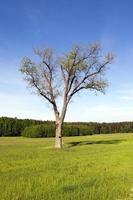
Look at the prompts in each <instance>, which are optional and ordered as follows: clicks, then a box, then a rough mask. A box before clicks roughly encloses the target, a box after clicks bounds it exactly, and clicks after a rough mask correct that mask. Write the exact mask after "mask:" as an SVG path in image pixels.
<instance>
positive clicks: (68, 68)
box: [20, 44, 114, 148]
mask: <svg viewBox="0 0 133 200" xmlns="http://www.w3.org/2000/svg"><path fill="white" fill-rule="evenodd" d="M35 54H36V55H37V56H39V57H40V59H41V61H40V63H39V64H36V63H34V62H32V61H31V60H30V59H29V58H27V57H26V58H24V59H23V60H22V65H21V69H20V70H21V72H22V73H23V74H24V75H25V80H26V81H27V82H28V85H29V86H31V87H32V88H34V89H35V91H36V92H37V93H38V94H39V95H41V96H42V97H43V98H44V99H46V100H47V101H48V102H49V103H50V104H51V105H52V108H53V111H54V114H55V121H56V133H55V135H56V140H55V147H56V148H61V147H62V129H63V122H64V118H65V115H66V111H67V107H68V104H69V102H70V100H71V99H72V97H73V96H74V95H76V94H77V93H78V92H80V91H81V90H88V91H89V90H94V91H99V92H104V90H105V88H106V86H107V81H106V80H104V79H103V77H104V72H105V70H106V68H107V65H108V64H110V63H111V62H112V60H113V58H114V57H113V55H112V54H110V53H108V54H107V55H105V56H102V52H101V47H100V45H99V44H94V45H90V46H89V48H82V47H80V46H75V47H73V48H72V49H71V51H69V53H67V54H66V55H65V56H63V57H62V58H61V59H58V58H56V57H55V55H54V54H53V51H52V50H51V49H49V48H46V49H44V50H39V49H36V50H35ZM59 95H62V100H63V105H62V108H61V110H60V111H59V107H58V105H57V98H58V97H59Z"/></svg>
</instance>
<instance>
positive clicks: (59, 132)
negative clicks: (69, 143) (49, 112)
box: [55, 120, 63, 149]
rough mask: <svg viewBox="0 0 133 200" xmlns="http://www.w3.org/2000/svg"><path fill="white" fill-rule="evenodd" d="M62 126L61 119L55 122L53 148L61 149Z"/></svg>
mask: <svg viewBox="0 0 133 200" xmlns="http://www.w3.org/2000/svg"><path fill="white" fill-rule="evenodd" d="M62 128H63V123H62V122H61V120H58V121H57V122H56V133H55V134H56V135H55V148H57V149H61V148H62Z"/></svg>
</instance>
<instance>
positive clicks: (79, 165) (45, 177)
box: [0, 134, 133, 200]
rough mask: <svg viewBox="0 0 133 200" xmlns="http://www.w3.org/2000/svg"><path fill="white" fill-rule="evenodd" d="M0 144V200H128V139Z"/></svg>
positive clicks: (132, 168) (132, 142)
mask: <svg viewBox="0 0 133 200" xmlns="http://www.w3.org/2000/svg"><path fill="white" fill-rule="evenodd" d="M63 143H64V144H63V145H64V148H63V149H62V150H56V149H54V138H50V139H49V138H47V139H29V138H21V137H19V138H0V200H45V199H46V200H69V199H70V200H71V199H72V200H75V199H76V200H80V199H81V200H84V199H85V200H117V199H119V200H120V199H121V200H124V199H127V200H129V199H132V194H133V191H132V190H133V189H132V188H133V134H110V135H95V136H84V137H69V138H64V140H63Z"/></svg>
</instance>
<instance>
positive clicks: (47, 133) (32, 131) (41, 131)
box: [22, 124, 54, 138]
mask: <svg viewBox="0 0 133 200" xmlns="http://www.w3.org/2000/svg"><path fill="white" fill-rule="evenodd" d="M53 132H54V126H52V125H50V126H46V125H43V124H42V125H35V126H30V127H27V128H25V129H24V131H23V132H22V136H24V137H31V138H40V137H52V136H53Z"/></svg>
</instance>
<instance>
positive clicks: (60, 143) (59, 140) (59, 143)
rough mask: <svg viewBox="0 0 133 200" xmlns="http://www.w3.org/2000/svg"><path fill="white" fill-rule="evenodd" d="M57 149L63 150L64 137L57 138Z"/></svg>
mask: <svg viewBox="0 0 133 200" xmlns="http://www.w3.org/2000/svg"><path fill="white" fill-rule="evenodd" d="M55 148H56V149H61V148H62V137H61V136H57V137H56V139H55Z"/></svg>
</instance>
